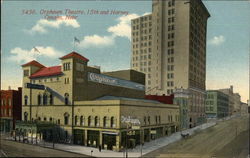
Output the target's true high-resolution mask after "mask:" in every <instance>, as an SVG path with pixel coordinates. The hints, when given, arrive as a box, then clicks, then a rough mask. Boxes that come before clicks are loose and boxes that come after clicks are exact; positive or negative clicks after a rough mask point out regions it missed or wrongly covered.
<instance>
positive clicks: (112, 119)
mask: <svg viewBox="0 0 250 158" xmlns="http://www.w3.org/2000/svg"><path fill="white" fill-rule="evenodd" d="M110 127H115V118H114V117H113V116H112V117H111V119H110Z"/></svg>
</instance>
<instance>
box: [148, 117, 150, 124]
mask: <svg viewBox="0 0 250 158" xmlns="http://www.w3.org/2000/svg"><path fill="white" fill-rule="evenodd" d="M148 124H149V125H150V116H148Z"/></svg>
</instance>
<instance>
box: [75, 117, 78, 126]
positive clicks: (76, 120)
mask: <svg viewBox="0 0 250 158" xmlns="http://www.w3.org/2000/svg"><path fill="white" fill-rule="evenodd" d="M77 122H78V118H77V116H75V125H77Z"/></svg>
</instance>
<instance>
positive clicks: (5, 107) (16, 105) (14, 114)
mask: <svg viewBox="0 0 250 158" xmlns="http://www.w3.org/2000/svg"><path fill="white" fill-rule="evenodd" d="M0 104H1V106H0V108H1V109H0V120H1V128H0V130H1V132H10V131H11V130H12V129H14V128H15V122H16V120H21V119H22V88H18V90H11V89H10V88H9V90H1V103H0Z"/></svg>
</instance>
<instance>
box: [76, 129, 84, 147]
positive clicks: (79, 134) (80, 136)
mask: <svg viewBox="0 0 250 158" xmlns="http://www.w3.org/2000/svg"><path fill="white" fill-rule="evenodd" d="M74 144H78V145H84V130H82V129H74Z"/></svg>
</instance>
